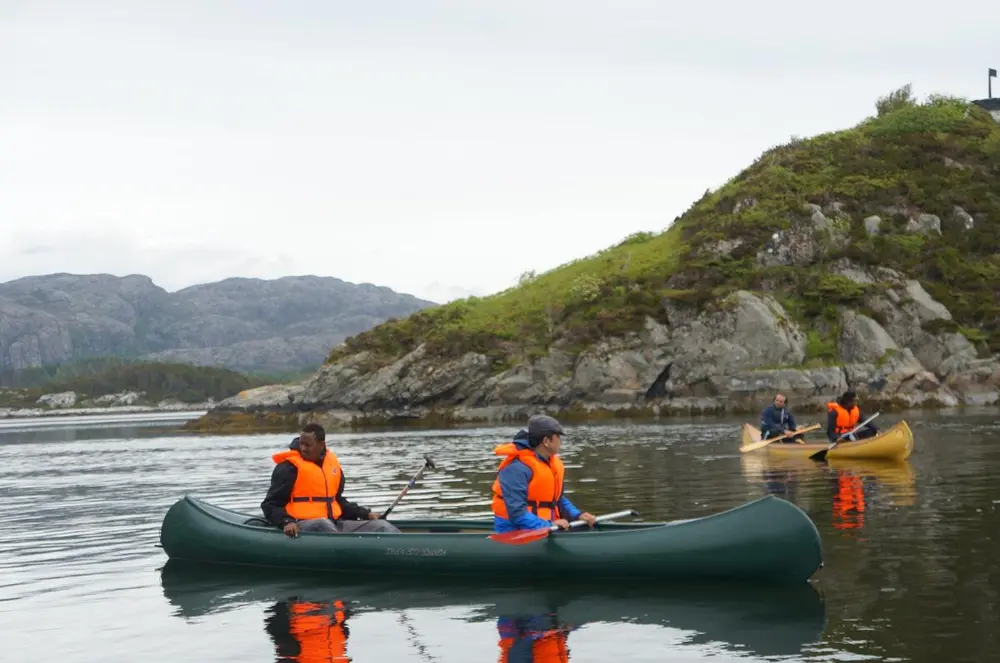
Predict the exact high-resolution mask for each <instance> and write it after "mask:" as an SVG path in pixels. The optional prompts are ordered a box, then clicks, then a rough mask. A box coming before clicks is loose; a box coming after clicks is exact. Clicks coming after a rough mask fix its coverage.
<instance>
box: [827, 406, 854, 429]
mask: <svg viewBox="0 0 1000 663" xmlns="http://www.w3.org/2000/svg"><path fill="white" fill-rule="evenodd" d="M826 409H827V410H829V411H830V412H836V413H837V423H835V424H834V425H833V432H834V433H836V434H837V435H843V434H844V433H846V432H848V431H852V430H854V427H855V426H857V425H858V419H859V418H860V417H861V408H859V407H858V406H857V405H855V406H854V407H852V408H851V409H850V410H848V409H846V408H845V407H844V406H843V405H841V404H840V403H827V404H826Z"/></svg>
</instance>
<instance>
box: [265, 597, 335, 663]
mask: <svg viewBox="0 0 1000 663" xmlns="http://www.w3.org/2000/svg"><path fill="white" fill-rule="evenodd" d="M266 615H267V616H266V618H265V619H264V630H265V631H266V632H267V634H268V635H269V636H271V639H272V640H273V641H274V651H275V660H276V661H281V662H284V661H295V663H328V662H329V663H343V662H344V661H349V660H351V659H350V658H348V657H347V638H348V636H349V635H350V633H349V631H348V630H347V623H346V622H347V615H348V613H347V606H346V605H345V604H344V602H343V601H299V600H296V599H294V598H293V599H289V600H288V601H278V602H277V603H275V604H274V605H273V606H271V607H270V608H269V609H268V610H267V613H266Z"/></svg>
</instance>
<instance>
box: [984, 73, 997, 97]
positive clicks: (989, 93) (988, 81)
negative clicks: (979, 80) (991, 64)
mask: <svg viewBox="0 0 1000 663" xmlns="http://www.w3.org/2000/svg"><path fill="white" fill-rule="evenodd" d="M996 77H997V70H996V69H990V70H989V73H988V74H987V75H986V90H987V92H986V95H987V96H986V98H987V99H992V98H993V79H994V78H996Z"/></svg>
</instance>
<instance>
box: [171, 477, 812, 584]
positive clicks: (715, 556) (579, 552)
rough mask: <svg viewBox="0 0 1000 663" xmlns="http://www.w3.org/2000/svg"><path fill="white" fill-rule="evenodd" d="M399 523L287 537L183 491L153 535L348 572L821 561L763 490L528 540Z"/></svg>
mask: <svg viewBox="0 0 1000 663" xmlns="http://www.w3.org/2000/svg"><path fill="white" fill-rule="evenodd" d="M393 524H395V525H396V527H398V528H399V529H400V530H402V532H401V533H399V534H395V533H393V534H385V533H350V534H347V533H344V534H322V533H304V534H300V535H299V536H298V538H294V539H293V538H291V537H288V536H285V534H284V533H283V532H282V531H281V530H279V529H278V528H276V527H270V526H267V525H264V524H263V521H261V519H260V518H259V517H255V516H251V515H247V514H242V513H238V512H235V511H230V510H228V509H223V508H220V507H216V506H212V505H210V504H207V503H205V502H203V501H201V500H198V499H195V498H193V497H190V496H185V497H183V498H181V499H180V500H178V501H177V502H176V503H175V504H174V505H173V506H171V507H170V509H169V510H168V511H167V514H166V516H164V518H163V525H162V527H161V530H160V542H161V544H162V546H163V550H164V552H165V553H166V554H167V556H168V557H169V558H170V559H177V560H187V561H192V562H200V563H211V564H229V565H243V566H257V567H280V568H293V569H308V570H311V571H323V572H331V573H345V574H348V575H350V576H355V577H356V574H357V573H359V572H361V573H366V572H367V573H372V574H379V575H385V574H389V575H395V576H404V575H412V576H420V577H423V578H429V577H432V576H461V577H466V578H477V577H478V578H483V577H496V575H497V574H498V573H501V574H504V573H506V572H507V571H511V570H513V569H516V573H513V572H512V573H509V574H507V577H508V578H510V579H511V580H514V579H519V580H526V581H531V580H533V579H536V578H544V577H547V576H550V575H551V574H552V573H553V572H554V570H558V573H559V574H560V575H565V574H571V575H572V574H583V575H585V576H586V577H588V578H590V579H592V580H597V579H602V580H615V581H618V580H627V579H635V580H642V581H644V582H652V581H657V580H668V579H671V580H672V579H678V578H686V579H693V578H699V579H728V580H733V579H736V580H749V581H755V582H765V583H783V582H805V581H806V580H808V579H809V577H810V576H812V574H813V573H815V572H816V570H817V569H819V568H820V567H821V566H822V546H821V543H820V538H819V532H818V531H817V530H816V526H815V525H813V522H812V521H811V520H810V519H809V516H807V515H806V514H805V512H803V511H802V510H801V509H800V508H798V507H797V506H795V505H794V504H792V503H791V502H787V501H785V500H783V499H780V498H777V497H774V496H770V495H769V496H766V497H763V498H761V499H758V500H754V501H752V502H748V503H746V504H743V505H741V506H738V507H736V508H733V509H730V510H728V511H724V512H722V513H716V514H713V515H709V516H705V517H702V518H693V519H689V520H678V521H673V522H667V523H606V522H605V523H599V524H598V525H597V526H596V527H595V528H594V529H593V530H590V529H589V528H586V527H584V528H581V531H573V532H563V533H556V534H553V535H552V536H549V537H548V538H546V539H543V540H541V541H534V542H531V543H528V544H525V545H507V544H504V543H500V542H496V541H492V540H490V539H489V538H487V535H488V534H490V533H491V532H492V522H491V521H484V520H394V521H393Z"/></svg>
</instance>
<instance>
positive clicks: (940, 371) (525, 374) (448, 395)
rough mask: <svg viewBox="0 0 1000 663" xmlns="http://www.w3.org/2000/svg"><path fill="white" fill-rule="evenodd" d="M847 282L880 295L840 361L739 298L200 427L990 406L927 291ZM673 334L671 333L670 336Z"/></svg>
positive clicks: (783, 319) (305, 386) (268, 392)
mask: <svg viewBox="0 0 1000 663" xmlns="http://www.w3.org/2000/svg"><path fill="white" fill-rule="evenodd" d="M836 270H837V273H838V274H840V275H842V276H844V277H845V278H847V279H849V280H851V281H852V282H854V283H857V284H859V285H864V286H872V287H871V288H869V291H870V292H871V294H870V295H868V296H867V297H866V298H865V299H864V304H863V306H857V307H855V308H847V307H841V308H839V309H837V314H836V318H835V319H833V320H830V321H829V325H830V328H829V329H825V330H823V332H824V333H825V335H826V337H832V338H834V339H835V345H836V347H835V349H834V350H835V352H833V353H832V354H834V355H835V356H836V360H835V361H823V360H817V359H815V358H810V357H809V355H810V354H811V353H812V354H815V352H814V348H813V347H812V346H813V345H814V344H815V343H816V342H817V341H816V338H817V332H816V331H815V330H810V329H806V328H804V327H805V324H804V323H800V322H797V321H796V320H795V319H794V318H793V316H792V314H791V313H790V312H789V311H788V310H786V309H785V308H784V307H783V306H782V304H781V303H780V302H779V301H778V300H777V299H775V298H774V297H772V296H770V295H767V294H763V293H759V292H750V291H747V290H740V291H737V292H735V293H733V294H731V295H729V296H728V297H727V298H725V299H723V300H722V301H720V302H717V303H716V304H715V305H713V306H710V307H707V308H704V309H702V310H698V309H697V308H696V307H693V306H690V305H687V304H684V303H680V302H675V301H672V300H664V302H663V304H662V305H663V307H664V313H665V315H664V316H662V318H661V320H659V321H657V320H654V319H652V318H648V319H647V320H646V324H645V328H644V329H643V330H642V331H640V332H637V333H631V334H628V335H625V336H623V337H622V338H619V339H615V340H611V341H606V342H602V343H600V344H598V345H596V346H594V347H591V348H589V349H588V350H586V351H584V352H582V353H578V354H574V353H571V352H570V351H569V350H568V349H567V348H565V347H561V345H560V343H558V342H557V343H555V344H554V345H553V346H552V347H551V348H550V350H549V352H548V354H547V355H545V356H542V357H540V358H538V359H535V360H534V361H531V362H526V363H522V364H520V365H517V366H514V367H513V368H510V369H508V370H505V371H503V372H501V373H497V374H494V373H493V372H491V370H490V362H489V361H488V358H487V357H486V356H485V355H483V354H478V353H474V352H469V353H466V354H464V355H462V356H460V357H457V358H454V359H450V360H442V359H440V358H436V357H432V356H429V355H428V354H427V352H426V348H425V347H424V346H423V345H420V346H418V347H416V348H415V349H414V350H413V351H412V352H409V353H408V354H406V355H405V356H403V357H401V358H399V359H398V360H397V361H394V362H393V363H391V364H389V365H386V366H382V367H381V368H378V369H376V370H369V369H368V368H367V367H368V366H370V365H371V364H370V357H368V356H367V353H365V352H362V353H358V354H356V355H352V356H350V357H347V358H345V359H343V360H341V361H339V362H337V363H332V364H328V365H325V366H323V367H322V368H321V369H320V370H319V372H318V373H317V374H316V375H315V376H313V377H312V378H311V379H310V380H307V381H306V382H304V383H301V384H297V385H272V386H268V387H261V388H258V389H254V390H248V391H246V392H243V393H241V394H239V395H237V396H234V397H231V398H228V399H226V400H224V401H222V402H220V403H219V404H218V405H217V406H216V407H215V408H213V409H212V410H211V411H210V412H209V414H208V415H206V417H204V418H203V421H200V422H197V423H194V424H193V425H192V427H194V428H198V427H204V428H212V427H218V426H220V425H222V422H225V421H227V420H232V419H233V418H234V417H235V418H240V417H243V418H247V417H250V418H252V419H254V420H256V421H258V422H260V423H262V424H263V423H264V422H265V421H266V420H267V418H268V417H271V418H272V419H273V421H274V422H275V423H276V424H277V425H278V426H279V427H281V426H284V427H289V426H295V425H298V424H300V423H304V422H305V421H320V422H321V423H324V424H325V425H328V426H332V427H343V426H353V427H363V426H366V425H380V424H394V423H400V422H404V421H411V422H421V423H424V424H428V425H440V424H443V423H456V424H459V423H475V422H502V421H510V420H513V421H518V420H521V419H523V418H525V417H526V416H528V415H529V414H531V413H534V412H538V411H546V412H550V413H556V414H558V415H560V416H563V417H565V418H567V419H586V418H599V417H602V416H606V417H614V416H661V415H671V414H690V413H726V412H729V413H743V412H745V413H753V414H756V413H757V412H758V411H759V410H760V409H761V408H763V407H765V406H766V405H767V404H768V403H769V402H770V401H771V399H772V398H773V396H774V394H775V392H778V391H781V392H783V393H785V394H787V395H788V397H789V399H790V403H791V404H792V407H794V409H795V410H796V411H798V412H807V411H817V410H819V409H821V408H822V407H823V404H824V403H825V402H827V401H829V400H831V399H834V398H836V397H837V396H838V395H839V394H841V393H842V392H844V391H846V390H847V389H848V388H853V389H855V390H856V391H857V392H858V393H859V395H860V396H861V398H862V402H863V404H864V406H865V408H866V409H867V410H872V409H874V408H881V409H883V410H889V409H902V408H910V407H952V406H960V405H992V404H996V403H997V402H998V400H1000V393H998V385H1000V362H998V361H997V358H996V357H994V356H990V355H989V354H988V352H986V351H985V349H984V348H983V347H981V346H980V347H977V345H976V344H975V343H974V342H973V341H971V340H969V338H967V337H966V336H965V335H963V333H962V330H961V329H960V328H958V326H957V325H956V324H954V322H953V320H952V316H951V313H950V312H949V311H948V309H947V308H945V307H944V306H943V305H942V304H941V303H940V302H938V301H935V300H934V299H933V298H932V297H931V296H930V295H929V294H928V293H927V292H926V291H925V290H924V288H923V287H922V286H921V284H920V283H919V282H918V281H915V280H909V279H906V278H904V277H903V276H902V275H900V274H899V273H897V272H894V271H892V270H889V269H885V268H879V269H876V270H865V269H863V268H862V267H860V266H859V265H855V264H852V263H850V262H848V261H846V260H845V261H841V262H840V263H839V264H838V265H837V267H836ZM663 320H666V322H663Z"/></svg>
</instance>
